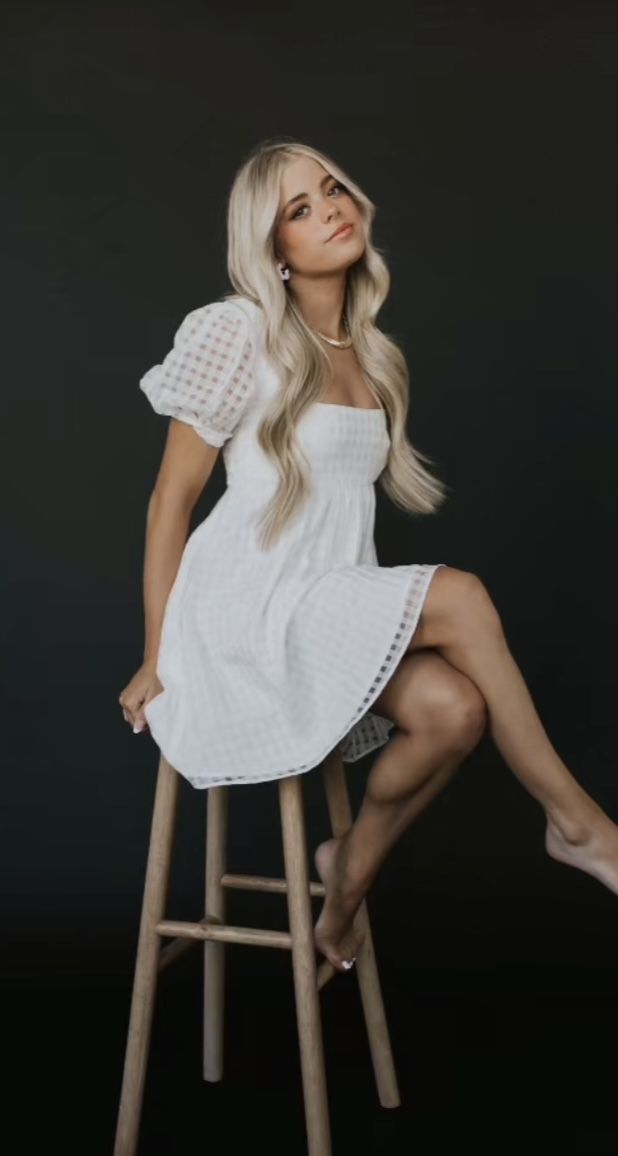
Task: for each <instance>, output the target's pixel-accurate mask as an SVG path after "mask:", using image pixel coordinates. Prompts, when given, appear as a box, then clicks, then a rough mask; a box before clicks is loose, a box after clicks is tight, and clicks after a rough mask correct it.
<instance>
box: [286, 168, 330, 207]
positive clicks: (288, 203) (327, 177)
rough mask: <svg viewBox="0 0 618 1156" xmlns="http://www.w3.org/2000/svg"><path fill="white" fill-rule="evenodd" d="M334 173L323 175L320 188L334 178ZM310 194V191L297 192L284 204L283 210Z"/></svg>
mask: <svg viewBox="0 0 618 1156" xmlns="http://www.w3.org/2000/svg"><path fill="white" fill-rule="evenodd" d="M332 175H333V174H332V173H327V174H326V176H325V177H322V180H321V181H320V188H323V186H324V185H325V184H326V182H327V181H330V180H331V179H332ZM308 196H309V193H297V194H296V196H295V197H290V199H289V201H288V202H287V204H286V205H284V206H283V208H282V210H281V212H282V213H285V210H286V209H289V207H290V205H293V204H294V201H300V200H301V199H302V198H303V197H308Z"/></svg>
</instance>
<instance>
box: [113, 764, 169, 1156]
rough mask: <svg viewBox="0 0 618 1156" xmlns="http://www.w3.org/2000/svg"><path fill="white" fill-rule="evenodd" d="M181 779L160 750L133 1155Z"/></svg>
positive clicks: (132, 1101)
mask: <svg viewBox="0 0 618 1156" xmlns="http://www.w3.org/2000/svg"><path fill="white" fill-rule="evenodd" d="M179 779H180V776H179V774H178V772H177V771H176V770H175V769H174V767H172V766H171V765H170V764H169V763H168V762H167V760H166V759H165V758H164V757H163V755H161V757H160V759H159V772H158V776H157V786H156V791H155V800H154V808H153V815H152V824H151V831H150V844H149V849H148V863H147V867H146V880H145V885H144V898H143V902H142V911H141V919H140V928H139V939H138V946H137V958H136V963H135V975H134V980H133V993H132V997H131V1011H130V1016H129V1030H128V1038H127V1048H126V1054H125V1062H124V1073H123V1077H122V1091H121V1094H120V1107H119V1111H118V1124H117V1129H116V1142H115V1146H114V1156H134V1153H135V1150H136V1148H137V1140H138V1133H139V1125H140V1116H141V1111H142V1102H143V1095H144V1083H145V1078H146V1064H147V1060H148V1049H149V1046H150V1035H151V1028H152V1017H153V1011H154V1001H155V995H156V987H157V974H158V963H159V950H160V936H159V934H158V932H157V931H155V927H156V925H157V923H159V921H160V920H161V919H163V918H164V915H165V902H166V897H167V887H168V883H169V869H170V860H171V852H172V845H173V840H174V827H175V820H176V809H177V801H178V783H179Z"/></svg>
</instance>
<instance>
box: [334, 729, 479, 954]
mask: <svg viewBox="0 0 618 1156" xmlns="http://www.w3.org/2000/svg"><path fill="white" fill-rule="evenodd" d="M414 747H416V749H414ZM419 747H420V744H419V743H418V742H417V743H414V740H412V739H411V736H410V735H407V734H397V735H395V736H394V737H393V738H392V739H390V740H389V742H388V744H387V747H386V749H385V751H384V753H383V754H382V755H381V757H380V758H379V759H378V760H376V763H375V764H374V766H373V767H372V774H373V773H374V772H375V775H374V781H379V779H380V775H381V772H382V771H383V769H384V766H385V765H386V774H387V776H388V764H393V763H394V762H395V761H398V762H399V763H400V764H401V765H403V764H405V765H406V766H407V767H408V768H413V767H416V768H417V769H418V774H419V780H420V785H419V786H418V787H417V788H416V789H411V790H410V792H409V794H407V795H406V796H405V797H402V798H393V799H389V800H386V799H384V798H381V797H378V798H377V799H374V798H373V797H372V793H371V786H370V780H368V787H367V791H366V793H365V797H364V799H363V802H362V804H361V807H360V809H359V812H358V815H357V817H356V819H355V821H354V823H353V825H352V827H350V829H349V830H348V831H346V832H345V834H344V835H340V836H338V837H336V838H332V839H327V840H326V841H325V842H324V843H320V845H319V847H317V849H316V852H315V865H316V869H317V872H318V875H319V876H320V879H321V880H322V882H323V883H324V885H325V887H326V895H325V900H324V904H323V907H322V910H321V912H320V915H319V918H318V920H317V923H316V925H315V928H314V940H315V944H316V947H317V948H318V950H319V951H321V952H322V954H323V955H325V956H326V957H327V958H328V959H330V961H331V963H332V964H333V965H334V966H335V967H336V968H337V970H338V971H342V970H348V968H347V967H346V963H347V964H348V965H349V964H350V963H351V962H352V961H353V960H354V958H355V955H356V951H357V948H358V944H359V938H358V936H357V934H356V932H355V930H354V929H353V927H352V923H353V919H354V916H355V914H356V912H357V910H358V908H359V906H360V904H361V902H362V900H363V898H364V896H365V895H366V894H367V891H368V890H369V888H370V886H371V884H372V883H373V881H374V879H375V877H376V875H377V874H378V871H379V869H380V867H381V866H382V864H383V862H384V860H385V859H386V856H387V854H388V852H389V851H390V849H391V848H392V847H393V846H394V845H395V843H396V842H397V840H398V839H399V838H400V836H401V835H402V834H403V832H404V831H406V830H407V828H408V827H409V826H410V824H411V823H413V822H414V820H415V819H416V818H417V817H418V815H420V813H421V811H423V810H424V809H425V808H426V807H427V806H428V805H429V803H430V802H431V801H432V800H433V799H435V798H436V796H437V795H438V794H439V793H440V792H441V791H442V790H443V789H444V787H445V786H446V785H447V783H448V782H449V781H450V780H451V779H452V778H453V775H454V773H455V771H456V770H457V769H458V767H459V766H460V764H461V763H462V761H463V759H464V757H465V755H463V754H459V753H451V754H446V755H445V756H444V757H443V758H440V751H439V750H436V749H434V751H433V752H432V751H431V749H429V750H427V751H426V752H425V753H422V752H421V751H420V749H418V748H419ZM370 779H371V776H370Z"/></svg>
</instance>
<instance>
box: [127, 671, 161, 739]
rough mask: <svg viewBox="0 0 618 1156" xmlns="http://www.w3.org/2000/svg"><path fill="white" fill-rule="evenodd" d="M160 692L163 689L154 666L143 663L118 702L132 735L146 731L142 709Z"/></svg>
mask: <svg viewBox="0 0 618 1156" xmlns="http://www.w3.org/2000/svg"><path fill="white" fill-rule="evenodd" d="M162 690H164V687H163V685H162V683H161V682H160V681H159V678H158V677H157V672H156V669H155V666H154V665H153V664H152V663H148V662H144V663H143V664H142V665H141V666H140V668H139V670H138V671H137V672H136V673H135V674H134V675H133V678H132V679H131V681H130V682H129V683H128V684H127V686H125V688H124V690H123V691H121V693H120V696H119V698H118V702H119V703H120V705H121V707H122V713H123V715H124V718H125V720H126V722H128V723H130V724H131V726H132V727H133V733H134V734H138V732H140V731H143V730H148V723H147V722H146V718H145V716H144V707H145V705H146V703H148V702H150V700H151V698H154V697H155V695H157V694H159V693H160V691H162Z"/></svg>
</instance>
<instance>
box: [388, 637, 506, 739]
mask: <svg viewBox="0 0 618 1156" xmlns="http://www.w3.org/2000/svg"><path fill="white" fill-rule="evenodd" d="M371 709H372V710H373V711H375V713H376V714H380V715H382V716H383V717H384V718H388V719H390V720H391V722H393V723H395V725H396V726H397V727H399V728H400V729H401V730H404V731H410V732H412V731H414V730H416V729H418V728H419V727H429V726H434V725H435V726H436V727H438V728H440V729H441V730H445V729H446V730H448V729H449V728H452V729H453V731H454V732H458V731H460V730H461V729H462V728H463V729H465V730H466V731H468V730H471V731H472V732H473V733H474V734H476V733H477V732H478V737H480V735H481V733H482V732H483V730H484V728H485V723H486V719H487V707H486V703H485V699H484V698H483V696H482V694H481V692H480V691H479V689H478V687H477V686H476V685H475V683H473V682H472V680H471V679H469V678H468V677H467V676H466V675H465V674H463V673H462V671H460V670H456V669H455V667H454V666H451V664H450V663H449V662H447V660H446V659H445V658H443V657H442V655H441V654H438V652H437V651H436V650H431V649H424V650H417V651H415V653H414V654H404V656H403V658H402V659H401V661H400V662H399V663H398V665H397V666H396V668H395V670H394V671H393V674H392V675H391V676H390V678H389V680H388V682H387V683H386V686H385V687H384V689H383V690H382V691H381V692H380V694H379V695H378V697H377V698H376V699H375V700H374V702H373V705H372V707H371Z"/></svg>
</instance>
